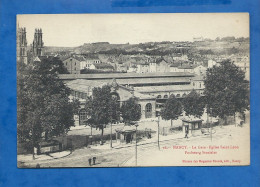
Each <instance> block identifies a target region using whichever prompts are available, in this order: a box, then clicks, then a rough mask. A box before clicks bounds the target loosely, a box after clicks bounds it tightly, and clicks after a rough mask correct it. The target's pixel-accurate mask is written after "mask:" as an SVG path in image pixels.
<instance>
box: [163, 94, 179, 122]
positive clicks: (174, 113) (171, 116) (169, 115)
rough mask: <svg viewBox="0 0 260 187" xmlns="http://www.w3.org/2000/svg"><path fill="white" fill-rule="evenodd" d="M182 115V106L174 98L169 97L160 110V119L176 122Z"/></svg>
mask: <svg viewBox="0 0 260 187" xmlns="http://www.w3.org/2000/svg"><path fill="white" fill-rule="evenodd" d="M181 114H182V104H181V102H180V101H178V100H177V99H176V98H175V96H173V95H172V96H170V98H169V99H168V100H167V101H166V103H165V105H164V107H163V108H162V110H161V116H162V119H165V120H171V121H172V120H176V119H178V117H179V116H180V115H181Z"/></svg>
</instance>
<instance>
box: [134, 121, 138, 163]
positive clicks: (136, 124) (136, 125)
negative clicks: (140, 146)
mask: <svg viewBox="0 0 260 187" xmlns="http://www.w3.org/2000/svg"><path fill="white" fill-rule="evenodd" d="M137 127H138V123H135V166H137Z"/></svg>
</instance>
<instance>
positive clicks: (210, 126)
mask: <svg viewBox="0 0 260 187" xmlns="http://www.w3.org/2000/svg"><path fill="white" fill-rule="evenodd" d="M210 114H211V123H210V139H211V141H212V108H210Z"/></svg>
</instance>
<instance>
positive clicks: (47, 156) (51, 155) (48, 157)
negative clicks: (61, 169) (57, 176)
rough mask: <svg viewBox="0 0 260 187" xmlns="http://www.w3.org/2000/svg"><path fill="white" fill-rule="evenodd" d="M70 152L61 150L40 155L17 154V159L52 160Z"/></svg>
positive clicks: (21, 160) (24, 160) (25, 160)
mask: <svg viewBox="0 0 260 187" xmlns="http://www.w3.org/2000/svg"><path fill="white" fill-rule="evenodd" d="M70 154H71V151H61V152H56V153H49V154H41V155H37V154H35V155H34V159H33V155H32V154H26V155H17V160H18V161H20V162H28V161H33V160H35V161H44V160H53V159H59V158H63V157H66V156H68V155H70Z"/></svg>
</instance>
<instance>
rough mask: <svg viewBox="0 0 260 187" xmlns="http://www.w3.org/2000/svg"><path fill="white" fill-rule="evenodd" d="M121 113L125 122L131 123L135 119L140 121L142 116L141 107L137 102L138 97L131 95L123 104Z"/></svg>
mask: <svg viewBox="0 0 260 187" xmlns="http://www.w3.org/2000/svg"><path fill="white" fill-rule="evenodd" d="M121 114H122V118H123V120H124V122H125V123H128V124H130V123H131V122H133V121H138V120H140V118H141V108H140V106H139V105H138V104H137V98H136V97H131V98H129V99H128V100H127V101H126V102H124V103H123V104H122V106H121Z"/></svg>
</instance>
